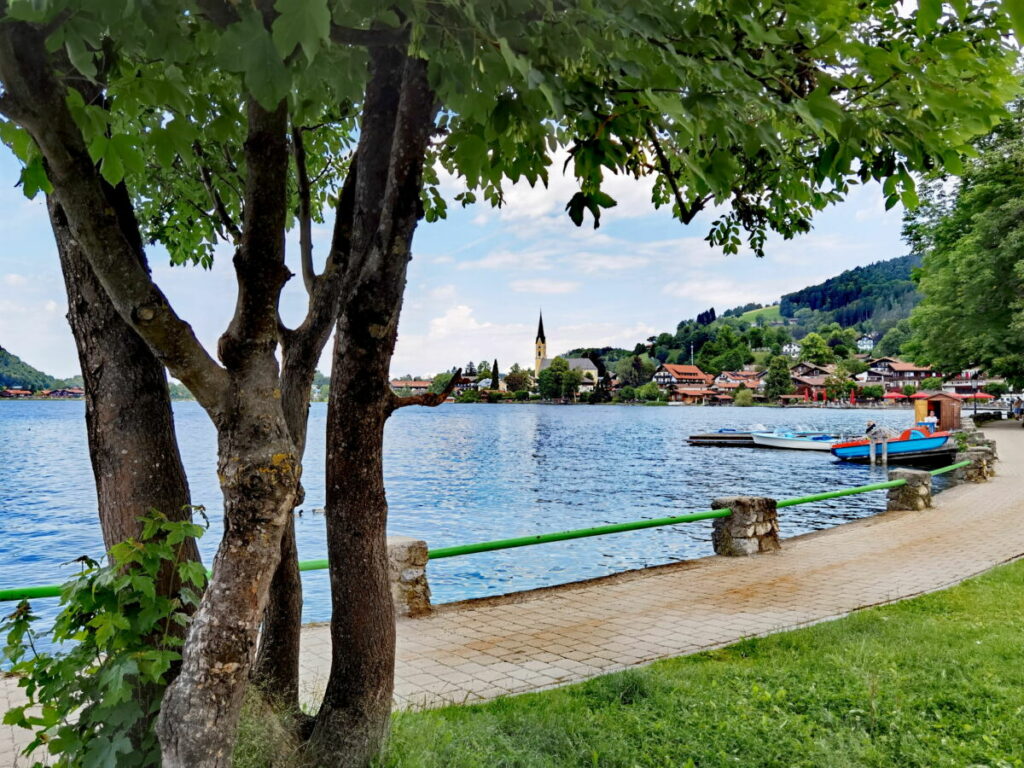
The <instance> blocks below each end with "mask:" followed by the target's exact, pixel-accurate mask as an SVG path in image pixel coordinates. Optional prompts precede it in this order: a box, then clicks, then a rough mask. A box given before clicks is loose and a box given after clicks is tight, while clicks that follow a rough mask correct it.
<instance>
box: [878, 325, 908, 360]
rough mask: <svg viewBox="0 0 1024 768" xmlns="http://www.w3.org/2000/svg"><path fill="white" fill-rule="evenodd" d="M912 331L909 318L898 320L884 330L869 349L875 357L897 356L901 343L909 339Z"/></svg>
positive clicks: (900, 349)
mask: <svg viewBox="0 0 1024 768" xmlns="http://www.w3.org/2000/svg"><path fill="white" fill-rule="evenodd" d="M912 335H913V331H912V329H911V327H910V321H909V320H900V321H899V322H898V323H896V325H894V326H893V327H892V328H890V329H889V330H888V331H886V332H885V335H884V336H882V338H881V339H879V341H878V343H877V344H876V345H875V348H874V349H873V350H872V351H871V354H873V355H874V356H875V357H898V356H899V354H900V352H901V351H902V349H903V345H904V344H906V343H907V342H909V341H910V338H911V336H912Z"/></svg>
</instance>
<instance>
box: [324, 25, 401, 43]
mask: <svg viewBox="0 0 1024 768" xmlns="http://www.w3.org/2000/svg"><path fill="white" fill-rule="evenodd" d="M331 42H332V43H337V44H338V45H365V46H397V45H404V44H405V43H407V42H409V28H408V27H407V26H406V27H397V28H396V27H382V28H380V29H354V28H352V27H342V26H340V25H338V24H332V25H331Z"/></svg>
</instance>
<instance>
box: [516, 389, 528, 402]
mask: <svg viewBox="0 0 1024 768" xmlns="http://www.w3.org/2000/svg"><path fill="white" fill-rule="evenodd" d="M529 399H530V393H529V392H528V391H527V390H525V389H517V390H516V400H518V401H520V402H526V401H527V400H529Z"/></svg>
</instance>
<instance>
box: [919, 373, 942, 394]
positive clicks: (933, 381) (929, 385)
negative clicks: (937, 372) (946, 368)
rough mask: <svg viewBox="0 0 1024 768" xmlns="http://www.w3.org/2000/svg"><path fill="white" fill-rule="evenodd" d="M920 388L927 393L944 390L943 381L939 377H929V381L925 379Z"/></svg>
mask: <svg viewBox="0 0 1024 768" xmlns="http://www.w3.org/2000/svg"><path fill="white" fill-rule="evenodd" d="M919 386H920V387H921V389H922V390H925V391H933V390H938V389H942V379H941V378H939V377H938V376H929V377H928V378H927V379H923V380H922V381H921V384H920V385H919Z"/></svg>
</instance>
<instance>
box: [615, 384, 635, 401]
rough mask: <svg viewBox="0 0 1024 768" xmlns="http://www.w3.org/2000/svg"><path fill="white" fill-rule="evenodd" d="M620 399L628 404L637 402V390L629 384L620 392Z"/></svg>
mask: <svg viewBox="0 0 1024 768" xmlns="http://www.w3.org/2000/svg"><path fill="white" fill-rule="evenodd" d="M619 399H620V400H622V401H623V402H626V403H630V402H632V401H633V400H636V390H635V389H634V388H633V387H631V386H629V385H628V384H627V385H626V386H624V387H622V388H621V389H620V390H619Z"/></svg>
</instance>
